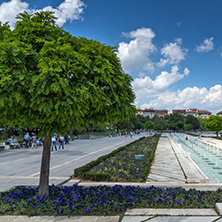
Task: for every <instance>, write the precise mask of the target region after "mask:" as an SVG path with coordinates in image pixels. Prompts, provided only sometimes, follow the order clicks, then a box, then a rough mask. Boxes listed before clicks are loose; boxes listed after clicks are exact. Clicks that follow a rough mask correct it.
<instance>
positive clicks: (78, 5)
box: [0, 0, 86, 28]
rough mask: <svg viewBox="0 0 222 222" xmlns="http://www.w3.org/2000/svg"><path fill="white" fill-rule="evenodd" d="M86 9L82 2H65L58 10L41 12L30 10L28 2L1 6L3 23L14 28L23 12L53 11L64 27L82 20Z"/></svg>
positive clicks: (12, 1)
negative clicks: (17, 17)
mask: <svg viewBox="0 0 222 222" xmlns="http://www.w3.org/2000/svg"><path fill="white" fill-rule="evenodd" d="M85 7H86V6H85V5H84V3H83V2H82V1H81V0H65V1H64V2H62V3H61V4H60V5H59V6H58V7H57V8H52V7H51V6H47V7H45V8H43V9H41V10H34V9H32V8H29V4H28V3H26V2H22V1H20V0H11V1H9V2H4V3H2V4H1V5H0V21H2V22H3V23H5V22H7V21H9V25H10V26H11V27H12V28H13V26H14V25H15V22H16V19H15V17H16V15H18V14H19V13H21V12H24V11H27V12H29V13H34V12H36V11H53V12H55V16H56V17H58V19H57V21H56V23H57V24H58V25H59V26H62V25H63V24H64V23H66V22H67V21H70V22H71V21H73V20H80V19H81V14H82V13H83V10H84V8H85Z"/></svg>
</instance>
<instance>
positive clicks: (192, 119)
mask: <svg viewBox="0 0 222 222" xmlns="http://www.w3.org/2000/svg"><path fill="white" fill-rule="evenodd" d="M185 123H186V124H191V125H192V127H193V129H195V130H196V129H200V122H199V120H198V119H197V118H196V117H195V116H192V115H187V116H186V120H185Z"/></svg>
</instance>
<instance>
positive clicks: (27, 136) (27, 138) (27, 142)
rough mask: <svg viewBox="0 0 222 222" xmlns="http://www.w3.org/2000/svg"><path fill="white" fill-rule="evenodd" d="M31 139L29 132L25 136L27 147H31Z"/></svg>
mask: <svg viewBox="0 0 222 222" xmlns="http://www.w3.org/2000/svg"><path fill="white" fill-rule="evenodd" d="M29 140H30V136H29V133H26V134H25V136H24V141H25V148H29Z"/></svg>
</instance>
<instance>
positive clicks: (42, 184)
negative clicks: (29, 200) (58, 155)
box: [39, 136, 51, 196]
mask: <svg viewBox="0 0 222 222" xmlns="http://www.w3.org/2000/svg"><path fill="white" fill-rule="evenodd" d="M50 155H51V136H45V137H44V143H43V152H42V164H41V173H40V180H39V195H46V196H48V195H49V168H50Z"/></svg>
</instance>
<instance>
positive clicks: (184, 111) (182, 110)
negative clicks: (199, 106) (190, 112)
mask: <svg viewBox="0 0 222 222" xmlns="http://www.w3.org/2000/svg"><path fill="white" fill-rule="evenodd" d="M172 113H173V114H174V113H179V114H181V115H183V116H185V115H186V110H185V109H173V110H172Z"/></svg>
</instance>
